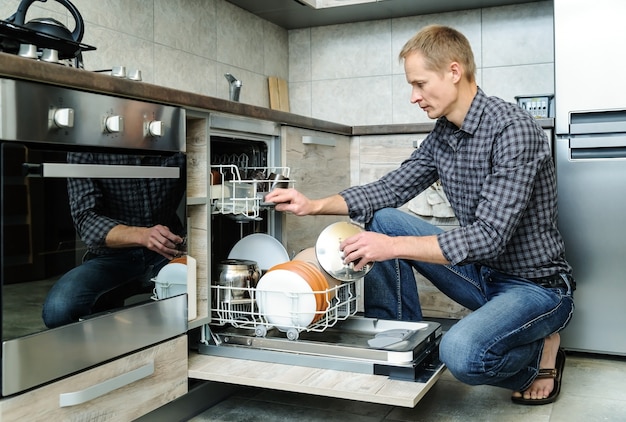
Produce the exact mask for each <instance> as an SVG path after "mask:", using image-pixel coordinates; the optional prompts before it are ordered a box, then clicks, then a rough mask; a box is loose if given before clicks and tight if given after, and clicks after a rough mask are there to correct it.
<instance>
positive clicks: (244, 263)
mask: <svg viewBox="0 0 626 422" xmlns="http://www.w3.org/2000/svg"><path fill="white" fill-rule="evenodd" d="M218 269H219V274H220V275H219V280H218V285H219V286H220V287H223V288H220V289H218V292H219V296H218V301H230V300H236V299H248V298H250V289H251V288H254V287H256V285H257V283H258V282H259V278H261V271H260V270H259V265H258V264H257V262H256V261H252V260H245V259H227V260H224V261H222V262H221V263H220V265H219V267H218Z"/></svg>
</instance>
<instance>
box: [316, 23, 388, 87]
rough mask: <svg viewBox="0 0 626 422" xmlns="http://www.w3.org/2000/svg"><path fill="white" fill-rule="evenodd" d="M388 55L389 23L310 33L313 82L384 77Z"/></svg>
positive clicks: (345, 26) (350, 26)
mask: <svg viewBox="0 0 626 422" xmlns="http://www.w3.org/2000/svg"><path fill="white" fill-rule="evenodd" d="M390 55H391V21H390V20H380V21H372V22H360V23H351V24H345V25H331V26H324V27H319V28H312V29H311V56H312V58H313V60H312V63H311V68H312V70H311V73H312V75H311V78H312V79H313V80H314V81H318V80H326V79H340V78H355V77H364V76H379V75H388V74H390V73H391V68H390Z"/></svg>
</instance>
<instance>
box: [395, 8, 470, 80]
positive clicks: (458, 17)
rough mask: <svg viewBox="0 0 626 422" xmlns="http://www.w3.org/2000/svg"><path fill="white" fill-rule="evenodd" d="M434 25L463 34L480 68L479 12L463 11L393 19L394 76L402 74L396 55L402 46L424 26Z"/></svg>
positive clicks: (402, 69) (401, 67)
mask: <svg viewBox="0 0 626 422" xmlns="http://www.w3.org/2000/svg"><path fill="white" fill-rule="evenodd" d="M434 24H437V25H446V26H451V27H453V28H456V29H457V30H459V31H460V32H461V33H463V35H465V36H466V37H467V39H468V41H469V42H470V45H471V46H472V51H473V53H474V60H475V61H476V66H477V67H480V66H481V54H480V53H481V49H482V40H481V10H480V9H475V10H464V11H459V12H450V13H435V14H430V15H422V16H412V17H407V18H398V19H394V20H393V21H392V43H391V46H392V50H393V53H392V56H391V58H392V62H393V63H392V64H393V73H394V74H396V73H398V74H404V67H403V64H402V63H401V62H399V61H398V54H399V53H400V51H401V50H402V47H404V44H405V43H406V42H407V41H408V40H409V39H410V38H411V37H413V35H415V34H416V33H417V32H418V31H420V30H421V29H423V28H424V27H425V26H428V25H434Z"/></svg>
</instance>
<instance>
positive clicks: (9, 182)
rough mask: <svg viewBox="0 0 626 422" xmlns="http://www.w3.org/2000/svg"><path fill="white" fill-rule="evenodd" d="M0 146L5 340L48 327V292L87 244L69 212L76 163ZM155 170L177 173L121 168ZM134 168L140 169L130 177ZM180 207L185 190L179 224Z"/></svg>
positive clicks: (31, 148) (59, 154)
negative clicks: (45, 316)
mask: <svg viewBox="0 0 626 422" xmlns="http://www.w3.org/2000/svg"><path fill="white" fill-rule="evenodd" d="M0 145H1V155H2V192H1V193H2V214H1V219H2V242H1V250H0V259H1V260H2V274H1V275H2V290H1V295H2V327H1V329H2V341H6V340H12V339H16V338H19V337H24V336H27V335H30V334H34V333H38V332H41V331H44V330H46V326H45V325H44V322H43V319H42V315H41V313H42V306H43V303H44V300H45V298H46V295H47V293H48V291H49V289H50V288H51V286H52V285H53V284H54V283H55V281H56V280H58V279H59V277H61V276H62V275H63V274H65V273H66V272H67V271H69V270H70V269H72V268H74V267H75V266H77V265H79V264H80V263H81V262H82V260H83V256H84V255H85V253H86V252H87V247H86V245H85V243H84V242H83V241H82V240H81V239H80V236H78V234H77V232H76V230H75V228H74V224H73V221H72V218H71V214H70V206H69V198H68V190H67V180H68V179H67V177H74V176H72V174H73V172H74V171H75V168H74V167H73V166H72V165H68V163H67V154H68V153H67V152H66V151H56V150H49V149H41V147H39V146H37V145H25V144H21V143H15V142H4V143H2V144H0ZM159 170H167V171H169V170H176V174H179V173H178V170H179V169H178V168H170V167H156V168H155V167H144V166H141V167H139V166H137V167H133V168H130V167H129V168H127V169H126V170H125V171H128V172H129V174H130V176H129V177H137V178H141V177H144V176H143V175H144V174H145V173H146V172H148V173H149V172H150V171H153V172H155V171H159ZM79 171H84V170H83V169H82V168H81V169H79ZM88 171H89V172H90V173H89V174H98V173H100V176H94V177H107V176H106V174H107V172H111V171H112V172H113V173H116V172H119V171H120V170H119V169H118V167H116V166H94V168H91V169H89V170H88ZM133 171H139V172H140V174H139V175H138V176H133V173H132V172H133ZM101 173H104V176H103V175H102V174H101ZM49 174H51V177H49ZM76 177H81V176H76ZM117 177H119V176H117ZM178 177H183V178H184V175H179V176H178ZM184 212H185V207H184V195H183V200H182V202H181V205H180V206H179V220H180V221H181V223H183V224H184V223H185V221H186V219H185V218H184ZM150 296H151V295H150V294H147V295H143V296H142V297H141V296H138V297H135V298H134V301H135V303H136V302H137V301H148V300H151V297H150Z"/></svg>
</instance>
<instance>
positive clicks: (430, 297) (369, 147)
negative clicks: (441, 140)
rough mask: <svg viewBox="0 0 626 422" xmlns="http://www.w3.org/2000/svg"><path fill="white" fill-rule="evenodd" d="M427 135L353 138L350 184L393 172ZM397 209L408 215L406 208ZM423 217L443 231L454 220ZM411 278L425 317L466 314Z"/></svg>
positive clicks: (423, 280) (426, 283)
mask: <svg viewBox="0 0 626 422" xmlns="http://www.w3.org/2000/svg"><path fill="white" fill-rule="evenodd" d="M427 135H428V132H416V133H403V134H386V135H361V136H354V137H353V139H352V150H351V157H352V158H351V184H352V185H361V184H365V183H369V182H373V181H375V180H377V179H378V178H380V177H381V176H383V175H384V174H386V173H387V172H389V171H391V170H393V169H396V168H397V167H398V166H399V165H400V164H401V163H402V161H404V160H405V159H406V158H407V157H408V156H409V155H411V153H412V152H413V150H414V149H415V148H416V147H417V146H418V145H419V144H420V142H421V141H423V140H424V138H426V136H427ZM401 209H402V210H404V211H406V212H410V211H409V209H408V206H407V205H404V206H403V207H402V208H401ZM423 218H427V219H429V220H431V222H432V223H433V224H435V225H438V226H440V227H442V228H443V229H444V230H446V229H449V228H452V227H455V226H456V224H457V223H456V220H455V219H454V218H429V217H423ZM415 279H416V281H417V288H418V291H419V294H420V303H421V305H422V312H423V314H424V316H425V317H431V318H451V319H460V318H462V317H463V316H465V315H467V314H468V313H469V310H468V309H466V308H465V307H463V306H461V305H459V304H458V303H456V302H454V301H452V300H451V299H449V298H448V297H447V296H446V295H444V294H443V293H441V292H440V291H439V290H438V289H437V288H435V286H433V285H432V283H430V281H428V280H427V279H426V278H424V277H423V276H422V275H421V274H419V273H417V272H415Z"/></svg>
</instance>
